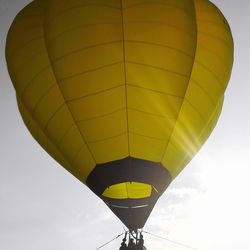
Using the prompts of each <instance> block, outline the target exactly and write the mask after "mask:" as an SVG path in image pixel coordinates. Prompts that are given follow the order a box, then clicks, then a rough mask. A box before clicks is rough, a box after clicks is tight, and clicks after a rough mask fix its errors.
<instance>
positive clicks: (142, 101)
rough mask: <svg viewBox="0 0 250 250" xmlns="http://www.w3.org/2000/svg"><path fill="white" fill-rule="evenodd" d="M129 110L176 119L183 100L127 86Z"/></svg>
mask: <svg viewBox="0 0 250 250" xmlns="http://www.w3.org/2000/svg"><path fill="white" fill-rule="evenodd" d="M127 95H128V97H127V98H128V108H131V109H136V110H139V111H142V112H146V113H151V114H154V115H158V116H164V117H167V118H176V117H177V115H178V112H179V109H180V107H181V104H182V98H180V97H176V96H171V95H167V94H164V93H159V92H156V91H151V90H148V89H143V88H139V87H136V86H132V85H128V86H127Z"/></svg>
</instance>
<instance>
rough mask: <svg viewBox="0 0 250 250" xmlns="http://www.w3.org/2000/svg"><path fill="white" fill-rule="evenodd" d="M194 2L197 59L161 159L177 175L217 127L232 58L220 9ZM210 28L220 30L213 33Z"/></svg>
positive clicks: (230, 40)
mask: <svg viewBox="0 0 250 250" xmlns="http://www.w3.org/2000/svg"><path fill="white" fill-rule="evenodd" d="M195 5H196V13H197V14H196V15H197V27H198V37H197V49H196V56H195V62H194V65H193V71H192V74H191V78H190V82H189V85H188V88H187V91H186V94H185V101H184V102H183V105H182V107H181V110H180V112H179V115H178V119H177V122H176V125H175V127H174V130H173V132H172V135H171V138H170V140H169V142H168V144H167V147H166V152H165V155H164V157H163V159H162V163H163V164H164V165H165V166H166V167H167V168H168V170H169V171H170V172H171V174H172V176H174V177H175V176H176V175H177V174H178V173H179V172H180V171H181V170H182V169H183V168H184V167H185V165H186V164H187V163H188V162H189V161H190V160H191V159H192V157H193V156H194V155H195V154H196V153H197V151H198V150H199V149H200V147H201V146H202V144H203V143H204V142H205V140H206V139H207V138H208V135H209V134H210V133H211V131H212V129H213V127H214V126H215V124H216V122H217V118H218V116H219V114H220V110H221V107H222V102H223V101H222V100H223V94H224V91H225V87H226V85H227V82H228V79H229V77H230V73H231V67H232V61H233V54H232V47H233V44H232V38H231V34H230V29H229V27H228V24H227V22H226V21H225V18H224V17H223V15H222V14H221V12H220V11H218V10H217V8H216V7H215V6H214V5H213V4H211V3H209V2H208V1H204V0H203V1H201V0H197V1H195ZM204 24H205V25H204ZM215 26H218V27H219V29H216V28H214V27H215ZM210 27H211V28H212V30H214V31H216V30H217V32H215V33H213V34H211V33H210V32H211V30H210ZM218 30H219V31H220V32H219V33H220V35H218V34H217V33H218ZM222 34H224V36H223V38H222V37H221V36H222ZM206 37H209V40H205V38H206ZM209 41H210V42H209Z"/></svg>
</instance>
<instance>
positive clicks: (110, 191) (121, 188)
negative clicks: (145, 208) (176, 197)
mask: <svg viewBox="0 0 250 250" xmlns="http://www.w3.org/2000/svg"><path fill="white" fill-rule="evenodd" d="M153 191H155V192H156V193H158V190H157V189H156V188H155V187H154V186H153V185H150V184H146V183H142V182H122V183H118V184H114V185H111V186H109V187H107V188H106V189H105V190H104V192H103V193H102V197H103V198H111V199H143V198H149V197H151V195H152V192H153Z"/></svg>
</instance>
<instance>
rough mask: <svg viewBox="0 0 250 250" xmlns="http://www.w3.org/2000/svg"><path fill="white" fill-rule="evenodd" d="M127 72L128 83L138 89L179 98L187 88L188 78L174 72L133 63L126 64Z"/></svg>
mask: <svg viewBox="0 0 250 250" xmlns="http://www.w3.org/2000/svg"><path fill="white" fill-rule="evenodd" d="M126 72H127V74H126V80H127V83H128V84H132V85H135V86H138V87H142V88H146V89H151V90H154V91H159V92H162V93H165V94H169V95H173V96H179V97H181V96H184V94H185V91H186V88H187V77H186V76H183V75H179V74H175V73H174V72H169V71H166V70H162V69H157V68H153V67H146V66H145V65H140V64H132V63H127V64H126ZM173 82H174V83H175V84H173Z"/></svg>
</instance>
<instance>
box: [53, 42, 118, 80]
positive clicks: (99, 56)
mask: <svg viewBox="0 0 250 250" xmlns="http://www.w3.org/2000/svg"><path fill="white" fill-rule="evenodd" d="M122 51H123V45H122V42H115V43H109V44H103V45H100V46H96V47H91V48H88V49H84V50H81V51H79V52H74V53H71V54H68V55H65V56H63V57H61V58H60V59H58V60H56V61H54V62H52V63H53V65H52V67H53V70H54V72H55V74H56V78H57V80H58V81H62V80H64V79H65V78H68V77H72V76H75V75H77V74H82V73H84V72H87V71H94V70H96V69H98V68H100V67H105V66H107V65H110V64H114V63H118V62H121V61H122V60H123V54H122ZM51 54H52V53H51V52H50V55H51ZM86 58H91V60H86Z"/></svg>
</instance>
